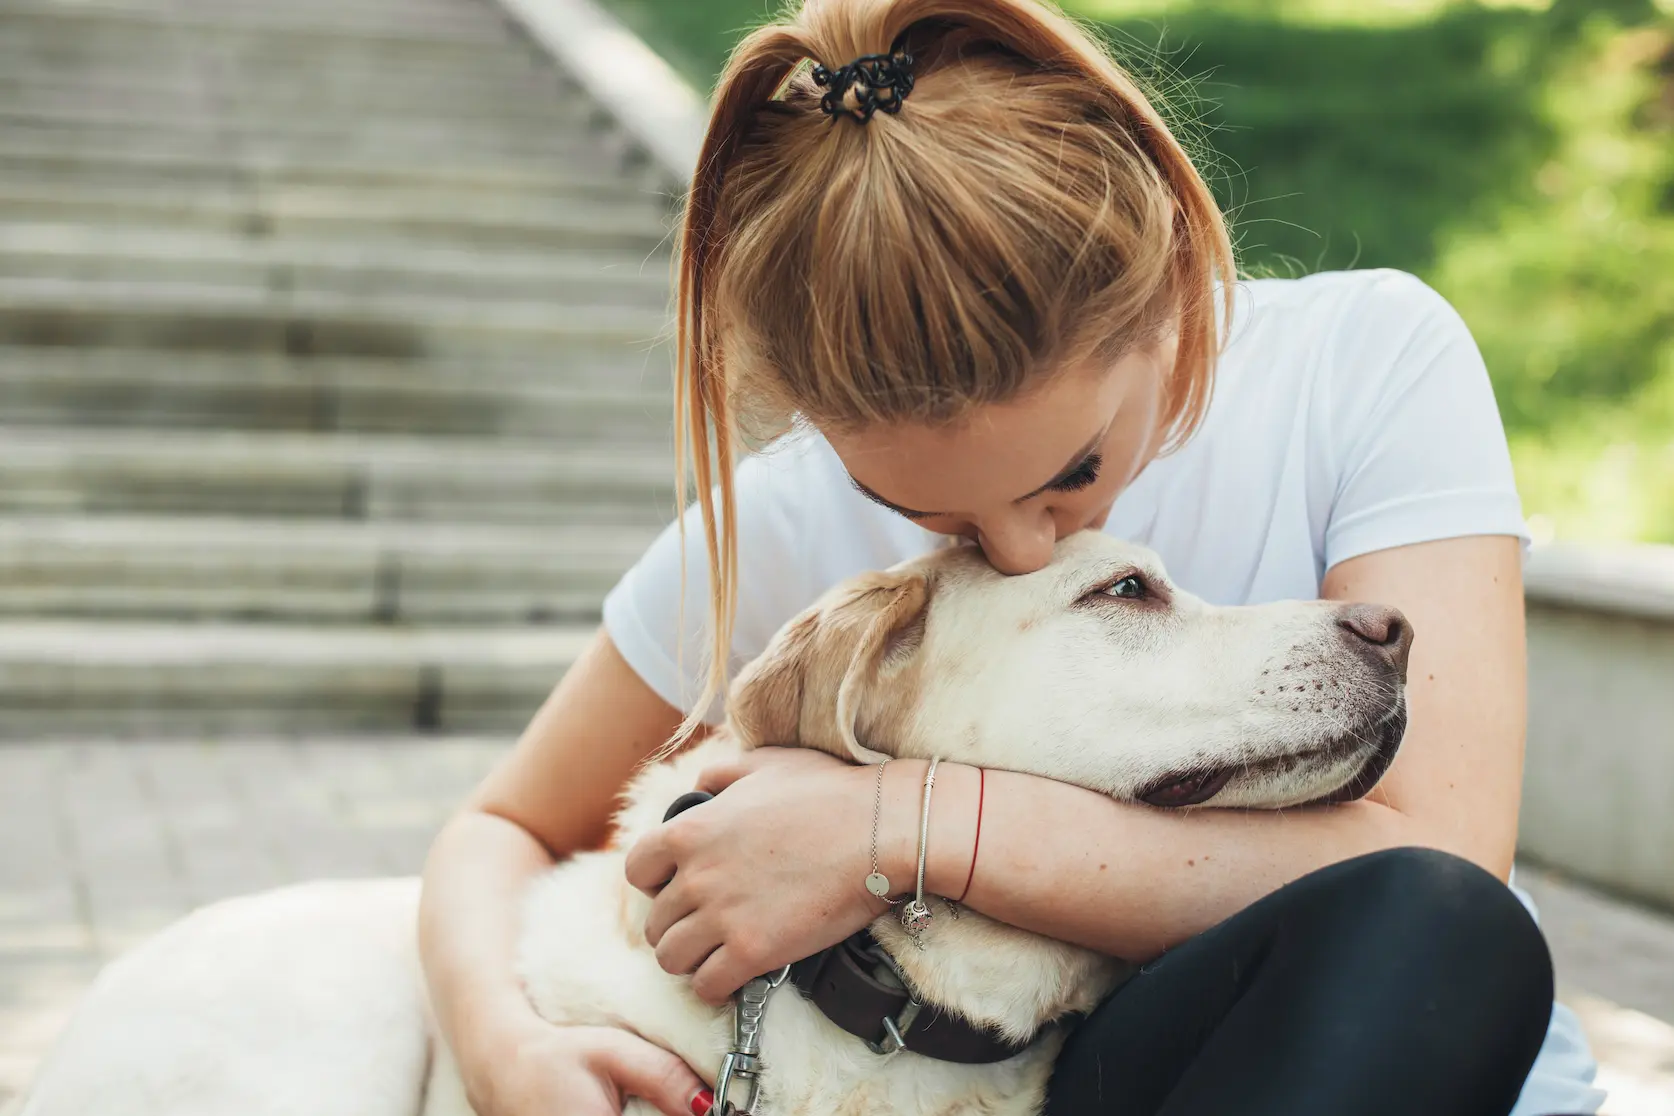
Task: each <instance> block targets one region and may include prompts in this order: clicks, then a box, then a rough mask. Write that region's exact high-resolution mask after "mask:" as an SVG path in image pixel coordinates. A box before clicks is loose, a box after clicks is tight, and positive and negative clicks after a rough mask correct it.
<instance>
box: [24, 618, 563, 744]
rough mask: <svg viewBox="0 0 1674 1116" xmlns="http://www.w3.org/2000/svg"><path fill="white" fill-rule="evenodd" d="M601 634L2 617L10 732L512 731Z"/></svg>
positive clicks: (516, 629)
mask: <svg viewBox="0 0 1674 1116" xmlns="http://www.w3.org/2000/svg"><path fill="white" fill-rule="evenodd" d="M594 630H595V629H594V627H593V626H592V625H570V626H553V627H504V626H501V627H487V628H463V629H462V628H458V627H444V628H430V627H421V628H413V627H400V626H389V625H382V626H366V627H346V628H342V627H340V628H327V629H322V628H321V627H319V626H318V625H308V626H294V625H280V624H161V623H116V622H102V621H95V620H87V621H74V620H58V621H52V620H15V621H8V622H0V709H4V710H5V711H6V712H5V716H3V717H0V736H4V737H6V738H9V739H15V740H25V739H39V738H41V737H45V736H66V735H84V734H90V733H110V734H114V735H140V734H168V735H173V736H192V737H198V738H204V737H212V736H215V735H222V734H225V735H238V734H254V733H280V734H295V733H311V732H341V731H348V730H366V731H412V730H414V729H417V730H420V731H484V732H502V733H506V734H508V735H510V734H515V733H516V732H518V731H520V730H521V729H522V728H523V727H524V726H525V725H527V724H528V721H529V719H530V717H531V716H533V714H534V712H535V710H536V709H537V708H538V707H539V705H540V703H541V701H542V700H543V699H544V698H545V697H546V695H547V694H548V693H549V692H550V691H551V689H552V687H553V686H554V685H555V684H556V683H557V681H558V679H559V678H561V677H562V676H563V674H564V672H565V671H566V670H568V669H569V667H570V665H571V664H572V663H574V662H575V660H576V658H578V657H579V656H580V654H581V652H582V650H583V649H584V648H585V647H586V646H587V644H588V642H589V641H590V640H591V638H592V635H593V632H594Z"/></svg>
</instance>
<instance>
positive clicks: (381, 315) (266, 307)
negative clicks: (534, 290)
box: [0, 279, 666, 358]
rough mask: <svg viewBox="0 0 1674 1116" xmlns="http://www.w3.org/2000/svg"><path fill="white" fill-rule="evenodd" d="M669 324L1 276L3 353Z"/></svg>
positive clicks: (335, 347)
mask: <svg viewBox="0 0 1674 1116" xmlns="http://www.w3.org/2000/svg"><path fill="white" fill-rule="evenodd" d="M665 319H666V316H665V315H664V314H662V313H660V312H658V311H655V310H651V309H647V308H632V307H620V306H609V307H607V306H560V305H556V304H551V303H543V302H525V303H504V302H502V303H484V302H481V301H476V302H466V301H464V300H460V299H445V298H418V297H414V296H400V295H393V296H387V297H382V296H372V295H366V296H360V297H357V298H354V299H352V300H351V299H349V298H347V297H345V296H339V295H332V294H321V293H317V292H308V291H296V292H292V293H290V294H285V295H275V294H269V293H267V292H265V291H250V290H240V289H238V288H235V287H214V286H206V285H194V284H186V283H161V282H155V283H123V282H116V281H112V282H76V281H59V280H48V279H28V280H21V279H0V344H10V345H57V346H115V347H123V348H158V349H195V350H214V351H217V352H252V351H254V352H273V353H288V354H290V355H293V356H313V355H347V356H380V357H408V358H417V357H424V356H443V357H461V356H472V355H481V354H484V353H493V352H498V351H503V350H506V349H513V350H539V349H541V348H543V347H562V346H564V345H569V344H578V345H583V346H601V347H602V346H609V345H611V344H616V345H623V346H639V347H646V346H649V345H650V344H651V343H652V342H654V341H655V340H656V339H657V337H658V335H659V334H660V333H661V332H662V331H663V330H664V328H665V325H666V320H665Z"/></svg>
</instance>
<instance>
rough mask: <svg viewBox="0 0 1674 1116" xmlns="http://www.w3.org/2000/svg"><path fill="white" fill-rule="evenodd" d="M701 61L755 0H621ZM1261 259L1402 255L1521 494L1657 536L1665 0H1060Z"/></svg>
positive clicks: (1661, 462)
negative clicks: (1456, 341)
mask: <svg viewBox="0 0 1674 1116" xmlns="http://www.w3.org/2000/svg"><path fill="white" fill-rule="evenodd" d="M614 3H615V5H616V7H617V8H618V9H619V10H620V11H621V12H622V14H623V15H624V17H625V18H626V19H627V20H628V22H629V23H630V24H632V25H634V26H635V27H636V29H638V30H639V31H640V32H641V33H643V34H645V35H646V37H647V38H648V40H649V41H651V42H652V43H653V45H655V46H657V47H658V48H659V49H662V50H664V51H666V52H667V54H668V56H669V57H670V58H671V59H672V60H673V61H674V62H675V64H676V65H677V66H680V67H681V68H683V69H684V70H685V71H686V72H687V73H688V74H689V75H691V76H693V77H694V79H696V80H697V81H699V82H700V83H702V84H707V83H708V82H709V80H710V79H711V77H712V75H713V74H715V73H716V72H717V71H718V69H719V67H720V65H721V63H722V61H723V60H724V58H725V53H726V50H727V49H728V47H729V46H730V44H731V43H732V42H733V41H735V39H736V37H737V35H738V33H739V32H740V31H741V30H743V29H744V28H746V27H748V26H750V25H751V24H753V23H756V22H759V21H760V20H762V19H763V18H764V17H765V16H767V15H768V14H769V13H770V11H771V10H772V9H773V8H776V7H777V6H778V5H777V4H775V3H769V2H767V0H614ZM1069 6H1070V7H1071V9H1072V10H1073V11H1075V12H1076V13H1077V14H1078V15H1081V16H1083V17H1085V18H1087V19H1088V20H1090V21H1093V22H1094V25H1095V27H1096V28H1097V30H1099V31H1100V32H1101V33H1103V34H1104V35H1106V36H1107V38H1108V39H1109V40H1110V41H1111V43H1112V44H1113V46H1114V47H1115V49H1116V50H1117V52H1118V54H1119V55H1120V56H1121V57H1122V58H1123V60H1124V62H1125V63H1126V64H1127V65H1128V66H1129V67H1130V68H1131V69H1133V70H1134V71H1135V72H1136V73H1138V74H1139V75H1141V76H1142V77H1143V78H1144V79H1145V81H1146V82H1147V84H1148V86H1149V87H1150V88H1152V89H1153V90H1155V91H1156V93H1157V95H1158V98H1159V100H1160V102H1161V103H1162V104H1163V105H1164V106H1165V112H1166V113H1167V114H1168V115H1169V117H1170V119H1171V121H1172V122H1173V123H1174V125H1175V127H1176V128H1177V129H1178V130H1179V131H1180V132H1181V133H1182V134H1183V135H1185V136H1186V137H1187V138H1188V141H1189V142H1191V143H1192V144H1193V145H1194V150H1195V151H1196V152H1197V153H1198V158H1199V162H1200V165H1202V166H1203V168H1204V170H1205V174H1206V176H1207V177H1208V178H1209V179H1210V181H1211V182H1212V183H1213V185H1214V186H1215V188H1216V191H1217V193H1218V194H1219V196H1220V197H1221V200H1222V203H1223V204H1224V205H1225V206H1226V207H1227V210H1228V212H1229V214H1230V215H1231V216H1232V218H1233V221H1234V230H1235V235H1236V238H1237V241H1238V245H1239V250H1240V254H1241V258H1242V262H1243V265H1244V267H1245V269H1246V270H1247V271H1250V272H1251V273H1255V274H1272V273H1278V274H1300V273H1304V272H1307V271H1314V270H1319V269H1323V268H1334V267H1349V266H1357V267H1377V266H1389V267H1399V268H1404V269H1406V270H1409V271H1414V272H1416V273H1418V274H1420V275H1422V276H1424V277H1425V278H1426V279H1428V280H1429V281H1430V282H1431V283H1433V284H1434V285H1435V286H1436V287H1437V288H1438V289H1439V290H1441V291H1442V293H1443V294H1445V295H1446V296H1447V297H1448V298H1449V299H1450V300H1452V302H1453V303H1454V305H1456V306H1457V307H1458V308H1459V310H1460V312H1461V313H1462V314H1463V315H1464V316H1465V319H1466V321H1468V322H1469V323H1470V325H1471V327H1472V330H1473V331H1474V332H1475V334H1476V337H1477V340H1478V342H1479V343H1480V344H1481V346H1482V349H1483V352H1484V355H1485V356H1486V357H1487V360H1488V364H1489V369H1490V371H1491V372H1492V374H1493V377H1494V382H1495V388H1496V391H1497V393H1498V396H1499V400H1500V406H1501V411H1502V414H1503V415H1504V418H1505V421H1506V426H1507V431H1508V433H1509V435H1510V437H1511V441H1512V448H1513V455H1514V457H1515V459H1516V462H1517V467H1518V476H1519V482H1520V484H1521V486H1522V491H1523V496H1524V502H1525V506H1526V508H1527V510H1528V511H1529V512H1530V513H1531V514H1532V515H1533V516H1534V517H1536V518H1537V522H1538V523H1540V524H1541V526H1542V528H1543V529H1550V530H1551V531H1553V532H1554V533H1556V534H1558V535H1563V536H1569V537H1595V538H1639V539H1651V540H1658V541H1664V542H1674V18H1671V17H1670V15H1669V13H1668V8H1667V4H1666V0H1664V6H1663V7H1662V8H1661V9H1659V7H1658V5H1657V4H1656V3H1654V2H1653V0H1552V2H1550V3H1545V2H1542V0H1501V2H1499V3H1497V4H1494V5H1493V6H1485V5H1481V4H1476V3H1457V2H1448V0H1078V2H1075V3H1071V4H1070V5H1069Z"/></svg>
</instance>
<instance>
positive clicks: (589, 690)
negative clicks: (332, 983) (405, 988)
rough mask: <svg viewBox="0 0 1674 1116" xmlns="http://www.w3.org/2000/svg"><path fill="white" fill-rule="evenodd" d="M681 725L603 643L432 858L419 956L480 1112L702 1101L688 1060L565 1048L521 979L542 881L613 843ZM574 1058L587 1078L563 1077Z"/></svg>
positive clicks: (616, 1040) (625, 1045) (608, 1041)
mask: <svg viewBox="0 0 1674 1116" xmlns="http://www.w3.org/2000/svg"><path fill="white" fill-rule="evenodd" d="M679 721H680V715H679V714H678V713H677V712H676V711H675V710H674V709H673V708H672V707H671V706H669V705H667V704H666V703H665V702H663V701H662V699H660V698H658V697H657V696H656V695H655V694H654V693H653V692H652V691H651V690H650V689H649V688H648V687H647V686H646V685H645V683H643V682H642V681H640V679H639V676H638V675H636V674H635V673H634V672H633V670H632V669H631V668H630V667H629V666H628V665H627V664H626V663H625V662H623V660H622V657H621V656H620V655H619V654H618V653H617V651H616V648H615V646H614V645H613V644H612V643H611V641H610V639H609V637H608V636H606V635H605V634H604V633H603V632H600V634H599V635H598V637H597V638H596V639H595V640H594V642H593V644H592V646H591V647H590V648H589V649H588V650H587V652H586V653H585V654H584V655H583V656H582V658H581V660H580V661H579V662H578V663H576V665H575V666H574V667H573V668H572V669H571V670H570V671H569V673H568V674H566V675H565V677H564V680H563V681H562V682H561V683H560V684H559V685H558V687H557V689H556V690H554V691H553V693H552V696H551V697H549V698H548V699H547V701H546V703H545V704H544V705H543V706H542V707H541V710H540V712H539V713H537V714H536V716H535V718H534V721H533V722H532V723H531V724H530V726H529V728H528V730H527V731H526V732H525V733H524V734H523V737H522V739H521V740H519V741H518V744H517V747H516V748H515V749H513V750H512V751H511V752H510V753H509V754H508V755H507V756H506V757H505V759H503V760H502V761H501V762H500V763H499V764H498V765H497V766H496V767H495V769H494V770H493V771H492V772H491V773H490V774H489V775H488V777H487V778H486V779H485V780H484V781H483V783H482V785H481V786H480V787H478V788H477V790H476V792H475V794H473V795H472V797H471V798H470V800H469V801H468V802H467V804H466V805H465V807H464V808H463V809H462V810H461V811H460V812H459V814H458V815H457V816H455V817H454V818H453V819H452V820H451V821H450V822H449V823H448V824H447V826H446V827H444V828H443V830H442V832H441V834H440V835H439V836H438V837H437V839H436V841H435V844H434V845H433V846H432V847H431V850H430V856H429V859H428V861H427V862H426V864H425V872H424V889H423V896H422V899H421V901H420V905H419V950H420V955H421V958H422V960H423V964H424V972H425V977H426V980H427V982H428V985H429V989H430V996H431V1002H432V1005H433V1009H434V1012H435V1015H436V1019H437V1022H438V1024H439V1025H440V1027H441V1030H442V1033H443V1035H444V1037H445V1038H446V1039H447V1042H448V1046H449V1048H450V1049H451V1050H452V1051H453V1053H454V1055H455V1058H456V1060H457V1061H458V1063H459V1067H460V1072H461V1075H462V1077H463V1078H464V1080H465V1083H466V1088H467V1092H468V1093H469V1094H470V1095H471V1098H472V1101H473V1103H474V1104H475V1105H476V1106H477V1107H478V1109H479V1111H483V1112H485V1113H487V1112H493V1113H511V1114H516V1116H522V1114H524V1113H529V1114H531V1116H532V1114H533V1113H536V1112H540V1111H556V1110H558V1109H553V1108H551V1104H553V1103H559V1104H563V1105H566V1106H568V1107H566V1108H564V1109H563V1110H565V1111H582V1110H584V1109H585V1110H590V1109H589V1107H588V1106H586V1105H581V1107H579V1108H578V1107H576V1106H577V1105H578V1104H579V1103H580V1102H579V1100H578V1097H579V1096H581V1095H587V1096H589V1097H591V1096H593V1094H592V1093H591V1092H589V1090H590V1089H593V1088H595V1087H596V1086H598V1085H599V1084H600V1083H601V1082H608V1083H609V1085H610V1086H611V1087H614V1088H616V1089H617V1090H618V1091H627V1092H631V1093H634V1094H635V1095H640V1096H646V1097H647V1099H651V1100H653V1102H655V1103H657V1104H658V1107H660V1108H662V1109H663V1110H664V1111H674V1112H683V1111H685V1105H686V1102H687V1100H688V1099H689V1098H690V1096H691V1095H692V1093H693V1092H695V1091H696V1090H697V1089H698V1088H699V1087H700V1085H701V1082H700V1081H698V1079H697V1077H696V1076H695V1075H694V1074H692V1073H691V1071H690V1070H689V1069H688V1068H686V1067H685V1066H684V1064H683V1063H681V1062H680V1060H679V1059H678V1058H676V1057H675V1056H674V1055H672V1054H668V1053H667V1052H666V1051H659V1050H657V1049H656V1048H654V1047H651V1046H650V1045H649V1044H647V1043H643V1042H641V1041H640V1040H637V1039H634V1038H633V1037H632V1036H627V1035H622V1036H612V1035H609V1034H605V1033H602V1032H601V1033H597V1034H593V1033H589V1034H587V1035H585V1036H581V1037H580V1038H578V1037H577V1035H568V1036H564V1037H565V1039H573V1040H575V1041H570V1042H569V1043H568V1045H567V1046H561V1045H560V1040H559V1037H558V1029H557V1028H554V1027H552V1026H551V1025H549V1024H547V1023H546V1022H545V1021H543V1020H541V1019H540V1018H539V1017H538V1016H536V1014H535V1013H534V1010H533V1009H532V1008H531V1007H530V1006H529V1003H528V1001H527V999H526V998H525V996H524V993H523V988H522V985H521V983H520V982H519V980H518V978H517V974H516V971H515V959H516V954H517V936H518V929H519V913H520V906H521V902H522V896H523V892H524V890H525V888H526V887H527V885H528V883H529V881H530V879H531V877H533V876H534V875H535V874H536V873H538V872H540V871H542V870H544V869H546V868H549V867H551V866H552V864H553V863H554V862H555V861H556V860H558V859H559V858H561V857H564V856H567V855H569V854H570V853H572V852H576V851H578V850H581V849H587V848H593V847H596V846H599V845H602V844H603V843H604V841H605V839H606V836H607V834H608V828H609V824H610V819H611V816H612V814H613V812H614V810H615V807H616V795H617V793H618V791H620V789H621V788H622V786H623V785H624V784H625V783H626V782H627V780H628V778H629V777H630V775H631V774H632V773H633V771H634V769H635V767H637V766H638V765H639V763H640V762H641V761H642V760H644V758H645V757H646V756H647V755H649V754H650V753H651V752H652V751H653V750H654V749H656V748H657V747H658V746H659V745H661V744H662V743H663V742H664V741H665V740H667V739H668V737H669V735H670V734H671V733H672V732H673V731H674V728H675V726H676V725H677V724H678V723H679ZM578 1034H579V1032H578ZM566 1055H569V1056H573V1059H574V1061H575V1063H576V1064H573V1065H569V1066H566V1065H564V1064H560V1063H562V1062H563V1060H564V1058H565V1056H566ZM519 1062H521V1063H523V1064H521V1065H519ZM582 1073H588V1074H590V1075H592V1077H593V1078H596V1079H597V1080H582V1079H580V1074H582ZM560 1082H562V1083H563V1087H562V1088H560V1087H559V1083H560ZM548 1089H550V1090H551V1091H552V1092H557V1093H561V1094H563V1095H562V1096H560V1097H558V1098H556V1099H554V1098H552V1097H550V1096H548V1095H546V1091H547V1090H548ZM596 1099H598V1100H599V1103H600V1104H601V1105H602V1106H605V1107H608V1105H609V1103H610V1099H609V1097H608V1096H600V1097H598V1098H596ZM617 1110H620V1103H619V1100H618V1101H617Z"/></svg>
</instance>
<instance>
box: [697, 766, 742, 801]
mask: <svg viewBox="0 0 1674 1116" xmlns="http://www.w3.org/2000/svg"><path fill="white" fill-rule="evenodd" d="M751 770H752V768H751V767H750V765H749V763H748V760H747V758H746V759H736V760H728V761H727V762H725V763H717V764H713V765H711V766H709V767H706V768H704V769H703V770H702V771H701V772H700V773H699V774H698V781H697V789H698V790H700V791H708V792H709V793H710V794H720V793H721V792H722V791H724V790H726V789H727V788H728V787H730V786H732V785H733V784H734V783H736V782H738V780H740V779H742V778H743V777H744V776H746V775H748V774H749V773H750V771H751Z"/></svg>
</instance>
